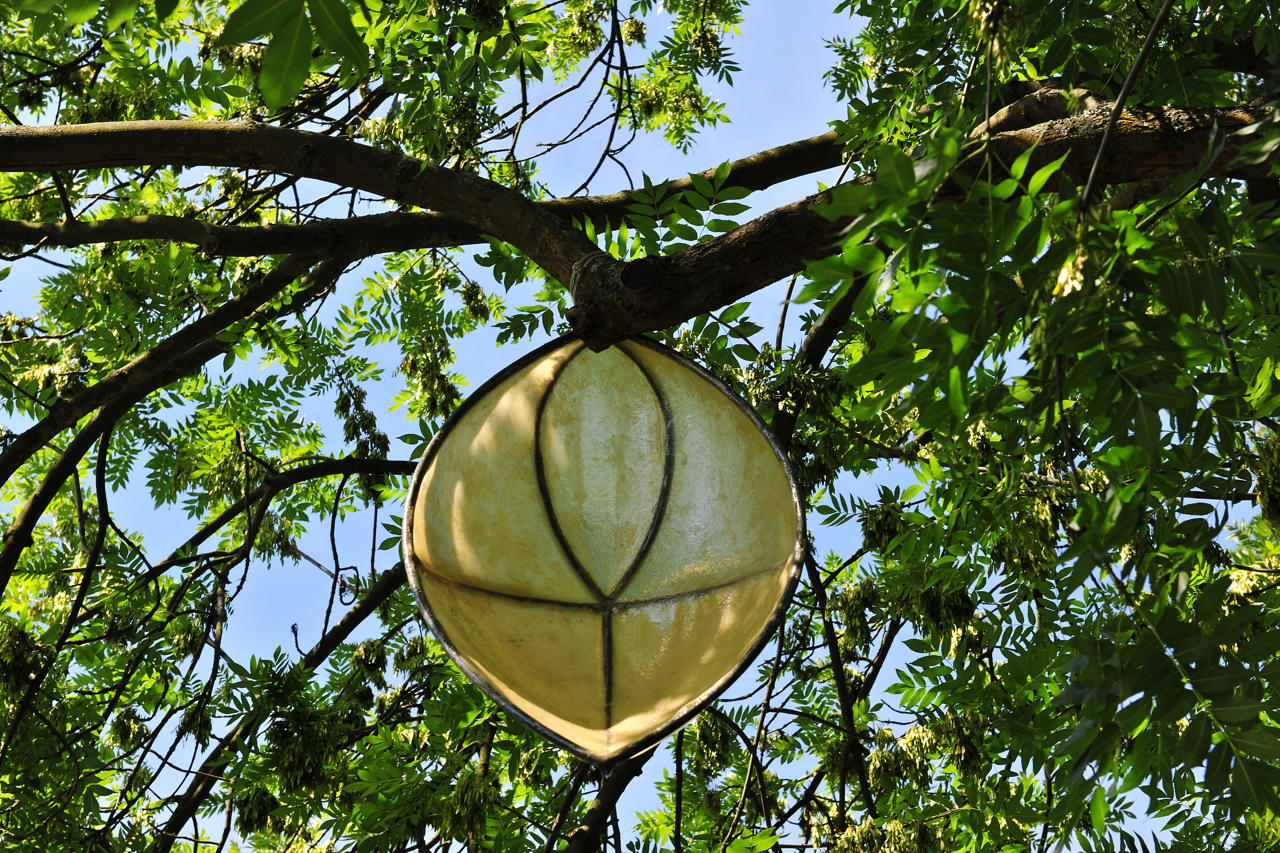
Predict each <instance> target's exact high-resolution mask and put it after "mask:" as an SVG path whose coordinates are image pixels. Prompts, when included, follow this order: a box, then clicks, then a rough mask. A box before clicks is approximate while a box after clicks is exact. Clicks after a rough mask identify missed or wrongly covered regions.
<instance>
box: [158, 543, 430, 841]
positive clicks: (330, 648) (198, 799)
mask: <svg viewBox="0 0 1280 853" xmlns="http://www.w3.org/2000/svg"><path fill="white" fill-rule="evenodd" d="M404 583H405V573H404V564H403V563H397V564H396V565H395V568H393V569H391V570H390V571H387V572H384V573H383V574H382V576H381V577H379V578H378V580H377V581H376V582H375V583H374V584H373V586H371V587H369V590H368V592H366V593H365V594H364V597H363V598H361V599H360V601H359V602H358V603H357V604H356V605H355V606H354V607H352V608H351V609H350V610H348V611H347V613H346V615H344V616H343V617H342V619H341V620H339V621H338V624H336V625H334V626H333V628H332V629H330V630H329V632H328V633H327V634H325V635H324V636H323V637H321V638H320V641H319V642H318V643H316V644H315V646H313V647H312V648H311V650H310V651H308V652H307V653H306V654H305V655H303V657H302V665H303V666H305V667H307V668H309V669H315V668H316V667H318V666H320V664H322V663H324V661H325V660H326V659H327V658H328V657H329V655H331V654H333V652H334V650H335V649H337V648H338V646H340V645H342V643H343V642H345V641H346V639H347V637H349V636H351V632H352V631H354V630H355V629H356V628H357V627H358V626H359V625H360V624H361V623H362V622H363V621H364V620H365V619H366V618H368V617H369V615H370V614H371V613H373V612H374V611H375V610H377V609H378V607H379V606H381V605H382V604H383V602H385V601H386V600H387V599H388V598H390V597H391V595H392V594H393V593H394V592H395V591H396V590H398V589H399V588H400V587H401V586H403V585H404ZM269 714H270V709H269V708H267V707H265V706H258V707H256V708H254V709H253V710H252V711H250V712H249V713H248V714H246V715H245V716H244V717H243V718H242V719H241V720H240V723H239V724H238V725H237V726H236V727H235V728H234V729H232V730H231V731H230V732H229V733H228V734H227V735H226V737H224V738H223V739H222V740H220V741H219V742H218V745H217V746H215V747H214V748H213V750H211V751H210V753H209V755H208V756H206V757H205V760H204V762H203V763H202V764H201V765H200V769H199V770H197V771H195V779H193V780H192V782H191V784H190V785H189V786H187V790H186V791H185V792H183V794H182V796H181V797H180V798H179V799H178V802H177V805H176V806H175V807H174V810H173V811H172V812H171V813H170V815H169V819H168V820H167V821H165V825H164V827H163V828H162V829H160V831H159V832H158V833H157V836H156V839H155V844H154V845H153V847H152V850H153V851H154V853H169V851H170V850H171V849H172V848H173V844H174V842H175V841H177V840H179V837H180V836H179V833H180V832H181V831H182V828H183V827H184V826H186V824H187V821H189V820H191V818H193V817H194V816H195V813H196V810H197V809H199V807H200V804H201V803H203V802H204V801H205V799H206V798H208V796H209V794H211V793H213V788H214V785H216V784H217V783H218V782H219V781H220V780H221V778H222V777H221V776H220V775H219V774H220V771H221V770H222V769H223V768H224V767H225V766H226V764H227V762H228V761H230V760H231V756H232V753H234V752H235V751H236V750H237V749H239V748H240V746H241V744H243V743H244V742H245V741H247V740H248V739H250V738H252V737H253V736H254V734H255V733H256V732H257V730H258V727H259V726H261V725H262V723H263V722H264V721H266V719H267V717H268V716H269Z"/></svg>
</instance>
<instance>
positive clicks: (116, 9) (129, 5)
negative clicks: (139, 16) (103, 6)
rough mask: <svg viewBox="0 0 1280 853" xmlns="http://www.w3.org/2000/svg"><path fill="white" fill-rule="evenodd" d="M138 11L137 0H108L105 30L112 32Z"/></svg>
mask: <svg viewBox="0 0 1280 853" xmlns="http://www.w3.org/2000/svg"><path fill="white" fill-rule="evenodd" d="M137 11H138V0H108V2H107V32H109V33H110V32H114V31H115V30H117V29H119V28H120V26H121V25H123V24H124V23H125V22H126V21H128V20H130V19H132V18H133V16H134V13H135V12H137Z"/></svg>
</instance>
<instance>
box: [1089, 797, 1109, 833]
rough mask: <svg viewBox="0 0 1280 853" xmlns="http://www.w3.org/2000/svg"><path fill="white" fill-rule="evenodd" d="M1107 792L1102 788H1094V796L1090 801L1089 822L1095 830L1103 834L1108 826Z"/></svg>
mask: <svg viewBox="0 0 1280 853" xmlns="http://www.w3.org/2000/svg"><path fill="white" fill-rule="evenodd" d="M1108 810H1109V809H1108V807H1107V793H1106V791H1104V790H1102V788H1100V787H1099V788H1094V789H1093V798H1092V799H1091V800H1090V802H1089V822H1090V823H1091V824H1092V825H1093V831H1094V832H1096V833H1098V834H1099V835H1101V834H1102V832H1103V830H1105V829H1106V828H1107V812H1108Z"/></svg>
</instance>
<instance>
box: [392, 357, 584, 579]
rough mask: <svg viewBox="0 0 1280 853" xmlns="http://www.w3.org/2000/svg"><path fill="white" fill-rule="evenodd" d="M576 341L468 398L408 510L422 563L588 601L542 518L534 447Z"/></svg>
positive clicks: (448, 574)
mask: <svg viewBox="0 0 1280 853" xmlns="http://www.w3.org/2000/svg"><path fill="white" fill-rule="evenodd" d="M579 346H580V345H578V346H568V347H565V348H563V349H560V350H558V351H557V352H554V353H551V354H550V355H548V356H547V357H546V358H544V359H541V360H539V361H537V362H535V363H534V364H531V365H529V366H528V367H525V368H524V369H522V370H518V371H516V373H515V374H513V375H512V376H511V377H510V378H508V379H507V380H506V381H504V382H502V383H501V384H500V385H498V387H496V388H494V389H493V390H491V391H490V392H489V393H487V394H485V395H484V396H483V397H481V398H472V400H471V406H470V408H469V409H468V410H467V411H466V412H465V413H464V414H463V416H462V417H461V418H460V419H459V420H458V421H457V422H456V423H454V425H453V428H452V429H451V430H450V432H449V440H448V441H442V442H441V443H440V444H439V446H438V448H437V449H436V456H435V459H434V460H433V461H432V464H431V465H430V467H429V468H428V469H427V470H426V471H425V472H424V474H423V476H422V480H421V483H420V484H419V486H418V489H417V495H416V502H415V504H414V507H413V510H412V512H413V514H414V519H413V528H412V531H413V551H414V554H415V555H416V556H417V557H418V559H419V560H420V561H421V563H422V564H423V565H424V566H425V567H428V569H429V571H431V572H433V573H435V574H437V575H440V576H442V577H445V578H449V579H451V580H457V581H462V582H465V583H469V584H472V585H475V586H479V587H483V588H485V589H492V590H496V591H499V592H506V593H512V594H515V595H532V596H534V597H537V598H554V599H557V600H560V601H580V602H585V601H592V600H594V597H593V596H592V594H591V592H590V591H589V590H588V589H587V588H586V586H585V585H584V584H583V582H582V581H581V580H579V578H578V575H577V574H576V573H575V572H574V570H573V568H572V566H571V565H570V563H569V561H568V559H567V558H566V557H565V553H564V549H563V548H562V547H561V546H560V543H559V542H558V541H557V540H556V536H555V533H554V532H553V530H552V528H551V525H550V524H549V523H548V521H547V511H546V509H545V507H544V506H543V501H542V495H541V492H540V491H539V489H538V477H537V472H536V470H535V466H534V454H533V437H534V427H535V425H536V423H537V413H538V404H539V402H540V400H541V399H542V396H543V394H544V392H545V391H546V389H547V387H548V385H550V383H551V380H552V378H553V377H554V376H555V373H556V371H557V369H558V368H559V366H560V365H561V364H562V363H564V362H565V361H566V360H567V359H568V358H569V357H570V356H571V355H572V354H573V352H574V351H575V350H577V349H578V348H579Z"/></svg>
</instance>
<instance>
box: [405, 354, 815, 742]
mask: <svg viewBox="0 0 1280 853" xmlns="http://www.w3.org/2000/svg"><path fill="white" fill-rule="evenodd" d="M802 517H803V516H802V514H801V511H800V506H799V501H798V499H797V497H796V491H795V486H794V483H793V481H792V478H791V474H790V471H789V469H788V467H787V464H786V460H785V457H784V456H783V454H782V453H781V452H780V451H779V450H778V449H777V448H776V447H775V446H774V444H773V443H772V442H771V441H770V439H769V437H768V434H767V433H766V432H765V431H764V426H763V424H762V423H761V422H760V420H759V418H758V417H756V415H755V413H754V412H753V411H751V409H750V408H749V407H748V406H747V405H746V404H745V403H743V402H742V401H741V400H740V399H739V398H738V397H736V396H735V395H734V394H733V393H732V392H731V391H729V390H728V389H727V388H726V387H725V386H724V385H723V384H721V383H720V382H719V381H718V380H717V379H715V377H713V376H711V375H710V374H709V373H707V372H706V371H704V370H702V369H701V368H699V367H697V366H695V365H694V364H692V363H691V362H689V361H688V360H686V359H684V358H683V357H681V356H679V355H677V354H676V353H675V352H673V351H671V350H669V349H667V348H665V347H663V346H660V345H658V344H656V343H654V342H652V341H649V340H648V339H644V338H633V339H630V340H627V341H624V342H622V343H621V344H618V345H617V346H614V347H611V348H609V349H607V350H605V351H604V352H600V353H594V352H592V351H591V350H589V349H587V348H586V347H585V346H584V345H583V344H582V343H581V342H580V341H578V340H576V339H574V338H570V337H566V338H561V339H559V340H556V341H553V342H551V343H550V344H548V345H546V346H544V347H542V348H540V349H538V350H537V351H535V352H533V353H531V354H530V355H528V356H526V357H525V358H522V359H520V360H519V361H517V362H516V363H515V364H512V365H511V366H509V367H508V368H506V369H505V370H504V371H502V372H501V373H500V374H499V375H497V376H496V377H494V378H493V379H491V380H490V381H489V382H487V383H486V384H485V385H483V386H482V387H481V388H479V389H478V390H477V391H476V392H475V393H474V394H473V395H472V396H471V397H470V398H469V399H468V400H467V401H466V402H465V403H463V405H462V406H461V407H460V408H459V409H458V411H457V412H456V413H455V414H454V415H453V417H451V418H450V419H449V421H448V422H446V424H445V426H444V427H443V428H442V429H441V430H440V432H439V434H438V435H437V436H436V438H435V440H434V441H432V443H431V445H430V446H429V447H428V448H427V451H426V453H425V455H424V456H423V458H422V461H421V463H420V464H419V465H418V469H417V472H416V473H415V474H414V478H413V482H412V484H411V486H410V489H409V496H408V502H407V505H406V509H405V514H404V551H405V564H406V566H407V567H408V576H409V582H410V584H411V586H412V587H413V590H414V593H415V595H416V596H417V599H418V603H419V605H420V606H421V609H422V612H423V614H424V616H425V617H426V620H427V622H428V624H429V625H430V627H431V629H432V630H433V631H434V632H435V634H436V636H437V637H438V638H439V639H440V641H441V643H442V644H443V645H444V647H445V648H446V649H447V650H448V652H449V654H450V655H451V656H452V657H453V659H454V661H455V662H456V663H457V664H458V666H459V667H460V668H461V669H462V670H463V671H464V672H466V673H467V674H468V675H469V676H470V677H471V678H472V679H473V680H474V681H475V682H476V683H478V684H479V685H480V686H481V687H482V688H483V689H484V690H485V691H486V692H487V693H488V694H489V695H490V696H492V697H493V698H494V700H495V701H497V702H498V703H499V704H500V705H502V706H503V707H504V708H506V709H507V710H508V711H511V712H513V713H514V714H516V715H517V716H518V717H520V718H521V719H523V720H524V721H525V722H526V723H528V724H529V725H531V726H532V727H534V728H535V729H537V730H538V731H540V732H542V733H543V734H545V735H546V736H548V737H550V738H552V739H553V740H555V741H557V742H559V743H560V744H562V745H564V746H565V747H567V748H568V749H570V750H572V751H573V752H575V753H577V754H579V755H581V756H582V757H584V758H586V759H588V760H590V761H593V762H596V763H599V764H608V763H610V762H612V761H615V760H617V759H620V758H623V757H627V756H630V755H634V754H636V753H638V752H639V751H641V750H642V749H644V748H646V747H648V746H650V745H652V744H654V743H656V742H657V741H658V740H659V739H661V738H662V737H664V736H666V735H667V734H669V733H670V732H672V731H674V730H675V729H677V728H679V727H680V726H681V725H683V724H684V723H686V722H687V721H688V720H690V719H691V718H692V717H693V716H694V715H695V714H696V713H697V712H698V711H699V710H700V709H701V708H702V707H703V706H704V705H705V704H706V703H708V702H710V701H711V700H712V699H714V698H715V696H716V695H718V694H719V692H720V691H721V690H723V689H724V688H725V687H726V686H727V685H728V684H729V683H730V682H731V681H732V680H733V679H734V678H735V677H737V675H738V674H739V673H740V672H741V671H742V670H743V669H744V668H745V667H746V666H747V665H748V664H749V662H750V661H751V659H752V658H754V656H755V654H756V653H757V652H758V651H759V649H760V647H761V646H762V645H763V643H764V642H765V640H766V639H767V638H768V636H769V635H770V634H771V633H772V630H773V628H774V627H775V625H776V623H777V621H778V620H779V618H780V617H781V614H782V612H783V610H784V609H785V606H786V602H787V599H788V598H789V596H790V593H791V589H792V587H793V586H794V583H795V578H796V574H797V571H798V566H799V564H800V561H801V557H802V548H803V541H804V537H803V531H802Z"/></svg>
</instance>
